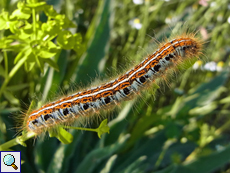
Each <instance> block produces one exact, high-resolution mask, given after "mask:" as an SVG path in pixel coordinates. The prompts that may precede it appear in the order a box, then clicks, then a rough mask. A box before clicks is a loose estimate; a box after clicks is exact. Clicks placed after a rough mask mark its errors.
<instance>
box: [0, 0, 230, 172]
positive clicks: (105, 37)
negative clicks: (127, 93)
mask: <svg viewBox="0 0 230 173" xmlns="http://www.w3.org/2000/svg"><path fill="white" fill-rule="evenodd" d="M18 2H19V1H17V0H14V1H12V0H0V8H1V14H2V15H1V17H0V29H1V31H0V39H1V43H0V48H1V51H0V86H1V92H0V93H1V96H0V99H1V100H0V101H1V103H0V129H1V133H0V143H1V144H3V143H5V142H6V141H9V140H11V139H13V138H15V134H16V131H15V128H13V127H15V126H16V125H17V122H16V121H15V120H17V118H15V117H17V116H18V115H19V114H21V113H20V111H23V110H27V109H28V105H30V102H31V100H36V101H37V102H39V103H38V104H39V105H41V104H43V103H44V101H47V100H48V101H49V100H52V99H55V97H56V96H57V93H63V94H66V93H68V92H71V91H73V90H76V88H77V89H79V88H83V87H85V86H89V84H90V83H91V82H92V81H94V79H95V78H100V79H105V78H107V79H108V78H109V77H108V76H115V75H116V74H117V73H120V71H123V70H124V67H126V66H127V65H125V64H128V65H130V64H132V63H133V62H139V60H141V59H142V58H143V55H144V56H146V55H147V54H148V53H151V51H153V50H151V49H150V48H152V47H153V46H150V47H149V45H152V44H154V43H155V40H154V39H153V38H156V39H158V40H162V39H163V38H165V37H169V36H170V34H171V33H172V32H174V31H175V32H178V29H180V26H181V25H184V24H185V25H187V26H192V27H193V28H195V31H196V30H199V32H198V33H199V34H200V35H201V37H202V39H203V40H205V41H206V44H205V45H204V55H203V56H201V59H202V60H203V61H202V62H201V61H197V62H196V63H195V64H194V65H193V67H191V68H189V69H188V70H186V71H185V72H184V71H183V72H179V74H180V75H176V76H175V77H174V78H173V79H172V80H170V82H169V85H170V87H168V86H161V88H160V89H159V90H158V92H157V93H156V94H154V93H153V92H150V93H144V94H143V96H142V97H141V98H139V99H136V100H132V101H129V102H125V103H122V104H121V106H120V108H118V109H115V110H114V111H112V112H109V113H106V115H107V116H108V117H110V118H109V120H110V123H109V127H110V134H104V135H103V136H102V139H99V138H98V136H97V134H96V133H92V132H82V131H76V130H73V131H70V132H71V133H72V134H73V136H74V140H73V142H72V143H71V144H68V145H65V144H62V143H60V142H59V141H58V140H57V139H56V138H49V137H48V136H47V137H46V138H45V139H40V138H38V139H36V140H34V139H30V140H28V141H27V147H23V146H20V145H17V146H15V147H13V148H12V149H13V150H16V151H21V152H22V159H23V160H24V163H23V165H22V172H62V173H65V172H66V173H67V172H68V173H69V172H76V173H86V172H87V173H89V172H101V173H107V172H111V173H118V172H119V173H120V172H126V173H131V172H135V173H138V172H140V173H141V172H148V173H150V172H156V173H183V172H186V173H190V172H191V173H205V172H215V173H223V172H230V164H229V161H230V145H229V143H230V137H229V133H230V127H229V126H230V117H229V112H230V110H229V108H230V94H229V92H230V90H229V86H230V82H229V73H230V72H229V52H230V46H229V45H230V44H229V43H230V39H229V38H230V35H229V34H230V32H229V31H230V27H229V26H230V2H229V1H228V0H209V1H208V0H188V1H187V0H186V1H180V0H165V1H163V0H159V1H151V0H133V1H132V0H116V1H115V0H99V1H86V0H65V1H61V0H48V1H46V3H47V4H49V5H51V6H53V8H54V9H55V10H56V11H57V14H56V13H55V12H54V10H50V9H49V8H46V7H47V6H45V5H44V2H45V1H39V2H38V1H35V0H34V1H33V0H30V1H29V0H28V1H20V2H21V4H20V3H18ZM22 2H24V3H22ZM33 3H34V4H35V5H34V6H33V5H30V6H29V5H28V6H27V7H28V8H24V7H25V6H23V4H24V5H25V4H33ZM39 3H40V4H39ZM18 4H19V5H18ZM36 4H37V6H36ZM21 7H23V8H21ZM49 7H50V6H49ZM16 9H19V11H16V12H15V10H16ZM3 10H4V11H3ZM5 12H6V13H5ZM7 13H8V15H11V18H10V17H7ZM33 13H34V14H35V13H36V15H35V18H33V17H32V16H31V14H33ZM58 13H59V14H62V15H61V16H57V15H58ZM19 14H21V16H20V17H18V15H19ZM35 20H37V21H40V22H37V23H36V25H29V24H28V23H30V24H31V23H33V21H35ZM6 21H9V22H8V23H7V22H6ZM25 21H26V22H25ZM48 21H49V22H51V23H48ZM54 21H55V22H56V23H55V22H54ZM4 22H5V23H4ZM52 22H54V23H52ZM42 23H47V24H46V25H45V24H44V25H42ZM4 24H5V25H4ZM42 26H43V27H42ZM50 26H51V27H50ZM35 30H36V32H37V37H35V38H34V37H33V36H34V35H33V34H34V31H35ZM39 31H42V32H39ZM69 31H70V32H69ZM41 33H42V34H44V33H45V34H46V35H48V37H46V38H45V37H43V36H44V35H42V34H41ZM12 35H16V36H15V37H14V36H12ZM31 35H32V36H31ZM38 38H40V40H39V39H38ZM47 38H48V39H49V41H50V42H53V43H54V44H52V43H50V42H49V43H47V42H46V43H43V41H44V40H45V41H46V39H47ZM31 40H32V41H31ZM46 44H47V45H46ZM26 46H27V47H26ZM25 47H26V50H24V48H25ZM47 47H48V49H47ZM28 50H31V51H32V52H33V53H31V52H26V51H28ZM21 51H24V52H23V53H21V54H20V52H21ZM36 51H37V53H38V54H36ZM34 52H35V53H34ZM19 54H20V55H19ZM32 55H33V56H32ZM16 57H17V58H16ZM25 57H27V58H25ZM34 57H36V58H34ZM50 57H52V58H50ZM23 58H24V59H23ZM23 60H24V61H23ZM20 62H21V64H22V65H21V66H19V65H18V64H19V63H20ZM16 66H17V67H18V68H17V69H16V68H15V67H16ZM12 69H14V70H16V71H13V70H12ZM55 69H56V70H55ZM194 69H195V70H194ZM12 71H13V72H12ZM6 81H7V82H6ZM73 88H75V89H73ZM17 121H18V120H17ZM97 121H101V120H100V119H99V120H96V121H95V123H92V124H91V127H97V126H98V124H99V123H98V122H97Z"/></svg>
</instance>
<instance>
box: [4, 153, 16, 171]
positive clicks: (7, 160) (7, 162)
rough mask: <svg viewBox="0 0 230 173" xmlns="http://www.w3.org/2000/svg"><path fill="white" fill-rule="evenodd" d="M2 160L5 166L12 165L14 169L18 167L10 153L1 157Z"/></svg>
mask: <svg viewBox="0 0 230 173" xmlns="http://www.w3.org/2000/svg"><path fill="white" fill-rule="evenodd" d="M3 162H4V164H5V165H7V166H12V167H13V168H14V169H15V170H17V169H18V167H17V166H16V165H15V164H14V163H15V158H14V156H13V155H11V154H7V155H5V156H4V158H3Z"/></svg>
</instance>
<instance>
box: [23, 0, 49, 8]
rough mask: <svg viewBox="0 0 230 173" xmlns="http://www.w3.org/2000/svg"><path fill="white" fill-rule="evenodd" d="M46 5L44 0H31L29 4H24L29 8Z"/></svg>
mask: <svg viewBox="0 0 230 173" xmlns="http://www.w3.org/2000/svg"><path fill="white" fill-rule="evenodd" d="M45 5H46V2H37V3H34V2H33V1H31V2H30V3H29V4H26V6H27V7H29V8H38V7H44V6H45Z"/></svg>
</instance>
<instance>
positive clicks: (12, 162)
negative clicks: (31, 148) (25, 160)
mask: <svg viewBox="0 0 230 173" xmlns="http://www.w3.org/2000/svg"><path fill="white" fill-rule="evenodd" d="M0 154H1V164H0V165H1V166H0V168H1V169H0V173H8V172H12V173H13V172H21V152H20V151H0Z"/></svg>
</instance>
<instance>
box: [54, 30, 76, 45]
mask: <svg viewBox="0 0 230 173" xmlns="http://www.w3.org/2000/svg"><path fill="white" fill-rule="evenodd" d="M57 43H58V44H59V45H60V46H61V47H62V48H63V49H72V48H73V47H74V44H75V38H74V36H73V35H72V33H71V32H70V31H62V32H61V33H60V34H59V35H58V37H57Z"/></svg>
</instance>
